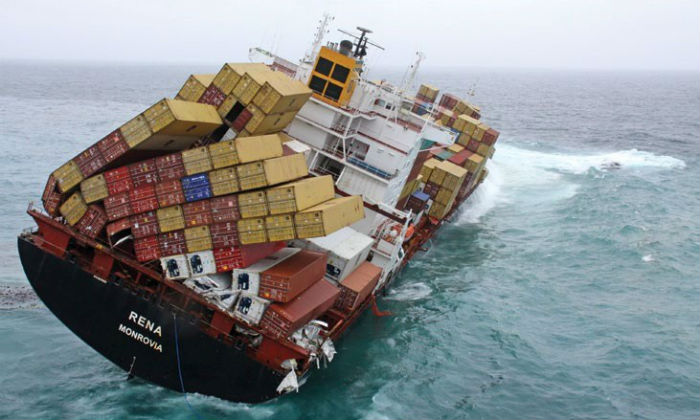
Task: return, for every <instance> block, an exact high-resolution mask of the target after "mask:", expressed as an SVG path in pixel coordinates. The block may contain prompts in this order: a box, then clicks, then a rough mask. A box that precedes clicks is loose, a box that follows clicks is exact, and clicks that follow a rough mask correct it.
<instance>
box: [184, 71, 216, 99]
mask: <svg viewBox="0 0 700 420" xmlns="http://www.w3.org/2000/svg"><path fill="white" fill-rule="evenodd" d="M214 76H215V75H214V74H191V75H190V77H188V78H187V81H185V84H184V85H182V87H181V88H180V91H179V92H178V93H177V96H175V99H180V100H182V101H190V102H197V101H198V100H199V98H201V97H202V95H203V94H204V91H205V90H207V87H208V86H209V84H210V83H211V82H212V80H214Z"/></svg>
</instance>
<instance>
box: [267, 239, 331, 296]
mask: <svg viewBox="0 0 700 420" xmlns="http://www.w3.org/2000/svg"><path fill="white" fill-rule="evenodd" d="M326 258H327V257H326V254H325V253H323V252H315V251H309V250H306V249H305V250H303V251H300V252H298V253H296V254H294V255H293V256H291V257H289V258H287V259H285V260H284V261H282V262H280V263H279V264H276V265H275V266H273V267H271V268H269V269H267V270H265V271H263V272H262V273H260V290H259V292H258V295H259V296H260V297H262V298H265V299H270V300H272V301H275V302H283V303H286V302H289V301H291V300H293V299H294V298H295V297H297V296H299V295H300V294H301V293H302V292H303V291H304V290H306V289H307V288H309V286H311V285H312V284H314V283H316V282H317V281H318V280H319V279H321V278H323V275H324V274H325V273H326Z"/></svg>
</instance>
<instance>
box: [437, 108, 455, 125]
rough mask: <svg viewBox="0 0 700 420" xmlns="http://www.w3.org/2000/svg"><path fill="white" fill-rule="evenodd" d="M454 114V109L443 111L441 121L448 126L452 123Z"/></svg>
mask: <svg viewBox="0 0 700 420" xmlns="http://www.w3.org/2000/svg"><path fill="white" fill-rule="evenodd" d="M452 115H453V113H452V111H450V110H447V109H446V110H445V111H444V112H443V113H442V116H441V117H440V122H441V123H442V125H444V126H445V127H448V126H449V124H450V119H451V118H452Z"/></svg>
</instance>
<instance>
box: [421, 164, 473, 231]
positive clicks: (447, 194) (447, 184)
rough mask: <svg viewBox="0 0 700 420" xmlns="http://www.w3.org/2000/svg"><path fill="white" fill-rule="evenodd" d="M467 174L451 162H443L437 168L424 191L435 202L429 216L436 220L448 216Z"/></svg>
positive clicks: (432, 172)
mask: <svg viewBox="0 0 700 420" xmlns="http://www.w3.org/2000/svg"><path fill="white" fill-rule="evenodd" d="M467 174H468V172H467V170H466V169H465V168H462V167H460V166H457V165H455V164H454V163H452V162H449V161H442V162H440V163H438V164H437V165H436V166H435V168H434V169H433V170H432V171H431V173H430V178H428V182H426V184H425V188H424V190H423V191H424V192H425V193H426V194H428V195H429V196H430V198H431V199H432V200H433V204H432V205H431V206H430V210H429V211H428V215H430V216H432V217H434V218H436V219H442V218H444V217H445V215H447V213H448V212H449V211H450V210H451V209H452V205H453V204H454V201H455V199H456V198H457V195H458V193H459V191H460V189H461V187H462V185H463V184H464V181H465V180H466V179H467Z"/></svg>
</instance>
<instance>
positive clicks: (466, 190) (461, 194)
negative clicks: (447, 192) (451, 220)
mask: <svg viewBox="0 0 700 420" xmlns="http://www.w3.org/2000/svg"><path fill="white" fill-rule="evenodd" d="M472 176H474V174H472V173H467V177H466V178H464V182H463V183H462V186H461V187H459V191H458V192H457V198H458V199H459V200H461V199H463V198H464V197H465V196H466V195H467V193H469V183H470V182H471V179H472Z"/></svg>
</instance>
